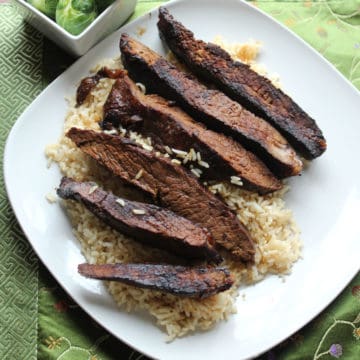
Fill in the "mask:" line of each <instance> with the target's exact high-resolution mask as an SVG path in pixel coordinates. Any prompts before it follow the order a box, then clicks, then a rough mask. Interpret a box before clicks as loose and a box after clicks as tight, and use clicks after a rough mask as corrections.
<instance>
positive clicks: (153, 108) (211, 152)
mask: <svg viewBox="0 0 360 360" xmlns="http://www.w3.org/2000/svg"><path fill="white" fill-rule="evenodd" d="M109 125H112V126H115V127H118V126H119V125H122V126H123V127H125V128H130V129H133V130H135V131H137V132H139V133H141V134H142V135H144V136H147V137H148V136H149V137H150V138H151V139H152V143H153V144H154V145H156V146H157V148H160V149H161V150H163V151H164V146H169V147H171V148H175V149H178V150H182V151H185V152H186V153H187V152H188V151H189V150H190V149H191V148H193V149H194V150H195V151H196V152H199V153H200V154H201V161H198V163H196V165H195V166H196V167H199V168H201V169H202V171H203V174H202V175H201V178H203V179H206V180H229V179H230V177H231V176H239V177H240V178H241V179H242V181H243V184H244V187H245V188H246V189H249V190H255V191H259V192H261V193H266V192H271V191H275V190H279V189H280V188H281V186H282V184H281V182H280V181H279V180H278V179H276V178H275V176H274V175H273V174H272V173H271V172H270V171H269V169H268V168H267V167H266V166H265V165H264V164H263V163H262V162H261V161H260V160H259V159H258V158H257V157H256V156H255V155H254V154H253V153H251V152H249V151H247V150H245V149H244V148H243V147H242V146H241V145H240V144H239V143H237V142H236V141H234V140H232V139H231V138H229V137H227V136H225V135H223V134H219V133H216V132H214V131H211V130H207V129H206V128H205V127H204V126H203V125H202V124H200V123H197V122H195V121H194V120H193V119H192V118H191V117H190V116H189V115H187V114H186V113H185V112H184V111H182V110H181V109H180V108H178V107H176V106H173V105H172V104H171V103H170V104H169V102H168V101H167V100H165V99H164V98H161V97H160V96H157V95H144V94H143V93H142V92H141V91H140V90H139V88H138V87H137V86H136V85H135V83H134V82H133V81H132V80H131V79H130V78H129V77H128V76H127V75H126V73H123V75H122V76H120V77H119V78H118V79H117V80H116V82H115V83H114V85H113V87H112V90H111V92H110V94H109V96H108V98H107V100H106V102H105V105H104V120H103V123H102V126H103V127H104V128H105V129H108V128H109ZM182 155H183V154H182ZM188 158H189V157H187V158H185V159H186V161H187V159H188ZM204 162H205V163H204ZM187 163H188V164H189V163H190V161H189V162H187ZM207 164H208V165H209V166H208V167H206V166H207Z"/></svg>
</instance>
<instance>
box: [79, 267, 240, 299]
mask: <svg viewBox="0 0 360 360" xmlns="http://www.w3.org/2000/svg"><path fill="white" fill-rule="evenodd" d="M78 271H79V273H80V274H81V275H83V276H85V277H88V278H92V279H99V280H109V281H119V282H122V283H125V284H128V285H133V286H137V287H140V288H145V289H153V290H158V291H163V292H167V293H170V294H173V295H177V296H183V297H191V298H199V299H204V298H207V297H209V296H211V295H215V294H217V293H219V292H222V291H225V290H228V289H229V288H230V287H231V286H232V284H233V283H234V280H233V278H232V276H231V274H230V272H229V270H227V269H226V268H224V267H185V266H179V265H177V266H174V265H160V264H103V265H90V264H80V265H79V266H78Z"/></svg>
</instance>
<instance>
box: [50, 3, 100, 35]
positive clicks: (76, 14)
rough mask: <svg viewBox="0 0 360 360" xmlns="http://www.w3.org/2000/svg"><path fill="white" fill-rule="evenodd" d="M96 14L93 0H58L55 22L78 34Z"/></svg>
mask: <svg viewBox="0 0 360 360" xmlns="http://www.w3.org/2000/svg"><path fill="white" fill-rule="evenodd" d="M97 15H98V13H97V8H96V4H95V0H59V2H58V4H57V8H56V22H57V23H58V24H59V25H60V26H61V27H63V28H64V29H65V30H67V31H68V32H69V33H71V34H73V35H78V34H80V33H81V32H82V31H83V30H84V29H85V28H86V27H88V26H89V25H90V24H91V22H92V21H93V20H94V19H95V18H96V16H97Z"/></svg>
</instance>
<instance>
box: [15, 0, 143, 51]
mask: <svg viewBox="0 0 360 360" xmlns="http://www.w3.org/2000/svg"><path fill="white" fill-rule="evenodd" d="M13 2H14V3H15V4H16V5H17V7H18V9H19V12H20V13H21V14H22V15H23V16H24V18H25V20H26V21H27V22H28V23H30V24H31V25H32V26H33V27H34V28H36V29H37V30H39V31H40V32H42V33H43V34H44V35H45V36H46V37H48V38H49V39H50V40H52V41H54V42H55V43H56V44H57V45H59V46H60V47H62V48H63V49H64V50H65V51H67V52H69V53H70V54H72V55H74V56H76V57H77V56H81V55H83V54H85V53H86V52H87V51H88V50H89V49H90V48H91V47H93V46H94V45H95V44H96V43H98V42H99V41H100V40H102V39H103V38H104V37H105V36H106V35H108V34H110V33H111V32H113V31H114V30H116V29H117V28H119V27H120V25H122V24H123V23H124V22H125V21H126V20H127V19H128V18H129V16H130V15H131V14H132V12H133V11H134V9H135V5H136V3H137V0H115V1H114V2H113V3H112V4H111V5H110V6H108V7H107V8H106V9H105V10H104V11H103V12H102V13H101V14H99V16H98V17H97V18H96V19H95V20H94V21H93V22H92V23H91V24H90V25H89V26H88V27H87V28H86V29H85V30H84V31H83V32H82V33H81V34H79V35H72V34H70V33H69V32H67V31H66V30H64V29H63V28H62V27H61V26H59V25H58V24H57V23H56V22H55V21H54V20H52V19H50V18H49V17H47V16H46V15H45V14H43V13H42V12H40V11H39V10H37V9H36V8H34V7H33V6H31V5H30V4H29V3H28V2H26V1H25V0H13Z"/></svg>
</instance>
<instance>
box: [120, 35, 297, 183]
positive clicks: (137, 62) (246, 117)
mask: <svg viewBox="0 0 360 360" xmlns="http://www.w3.org/2000/svg"><path fill="white" fill-rule="evenodd" d="M120 50H121V53H122V60H123V63H124V65H125V67H126V69H127V70H128V71H129V74H130V76H131V77H132V78H133V79H134V80H135V81H139V82H142V83H144V84H145V85H146V88H147V90H148V91H149V92H153V93H158V94H159V95H161V96H163V97H165V98H167V99H169V100H174V101H176V102H177V104H178V105H180V106H181V107H182V108H183V109H184V110H185V111H186V112H188V113H189V114H190V115H191V116H192V117H193V118H194V119H196V120H199V121H201V122H203V123H205V125H206V126H207V127H208V128H210V129H212V130H215V131H218V132H223V133H224V134H226V135H231V136H232V137H233V138H234V139H235V140H237V141H239V142H240V143H241V144H242V145H243V146H244V147H245V148H247V149H248V150H250V151H252V152H254V153H255V154H256V155H257V156H259V157H260V158H261V159H262V160H263V161H264V162H265V164H266V165H267V166H268V167H269V168H270V169H271V170H272V171H273V173H274V174H275V175H277V176H278V177H286V176H291V175H296V174H298V173H299V172H300V171H301V169H302V163H301V161H300V159H299V158H298V157H297V155H296V153H295V151H294V150H293V149H292V147H291V146H290V145H289V144H288V142H287V141H286V140H285V138H284V137H283V136H282V135H281V134H280V133H279V132H278V131H277V130H276V129H274V128H273V127H272V126H271V125H269V124H268V123H267V122H266V121H265V120H263V119H261V118H259V117H257V116H255V115H253V114H252V113H251V112H249V111H247V110H245V109H244V108H243V107H242V106H241V105H240V104H239V103H237V102H236V101H233V100H231V99H230V98H229V97H227V96H226V95H225V94H224V93H222V92H220V91H218V90H212V89H209V88H207V87H206V86H205V85H203V84H201V83H200V82H199V81H198V80H197V79H196V78H195V77H194V76H192V75H189V74H186V73H184V72H182V71H180V70H178V69H177V68H176V67H175V66H174V65H172V64H171V63H170V62H169V61H167V60H166V59H165V58H163V57H161V56H160V55H158V54H157V53H155V52H154V51H152V50H151V49H149V48H148V47H146V46H145V45H143V44H141V43H140V42H138V41H136V40H134V39H132V38H130V37H129V36H128V35H127V34H122V36H121V40H120Z"/></svg>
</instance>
